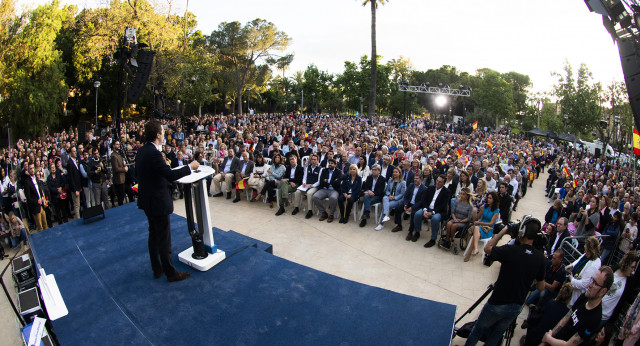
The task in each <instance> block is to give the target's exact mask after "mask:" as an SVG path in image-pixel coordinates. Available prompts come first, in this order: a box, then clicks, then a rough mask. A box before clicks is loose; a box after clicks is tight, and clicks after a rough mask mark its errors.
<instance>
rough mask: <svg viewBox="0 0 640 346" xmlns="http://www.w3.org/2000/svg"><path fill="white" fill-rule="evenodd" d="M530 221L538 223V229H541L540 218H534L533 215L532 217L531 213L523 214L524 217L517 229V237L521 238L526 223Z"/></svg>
mask: <svg viewBox="0 0 640 346" xmlns="http://www.w3.org/2000/svg"><path fill="white" fill-rule="evenodd" d="M530 223H535V224H537V225H538V231H540V229H542V223H540V220H538V219H536V218H535V217H532V216H531V215H525V216H524V218H523V219H522V222H521V223H520V228H519V229H518V239H522V238H523V237H524V235H525V233H526V231H527V225H528V224H530Z"/></svg>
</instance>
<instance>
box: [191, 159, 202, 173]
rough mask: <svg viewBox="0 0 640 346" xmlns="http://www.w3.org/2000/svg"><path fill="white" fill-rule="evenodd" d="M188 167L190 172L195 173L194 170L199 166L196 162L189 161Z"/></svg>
mask: <svg viewBox="0 0 640 346" xmlns="http://www.w3.org/2000/svg"><path fill="white" fill-rule="evenodd" d="M189 167H190V168H191V170H192V171H195V170H196V169H198V167H200V164H199V163H198V161H191V163H190V164H189Z"/></svg>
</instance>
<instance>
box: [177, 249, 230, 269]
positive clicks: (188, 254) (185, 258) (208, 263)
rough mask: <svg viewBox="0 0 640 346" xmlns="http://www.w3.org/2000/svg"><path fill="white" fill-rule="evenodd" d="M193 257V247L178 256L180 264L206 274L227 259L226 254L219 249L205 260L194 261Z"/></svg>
mask: <svg viewBox="0 0 640 346" xmlns="http://www.w3.org/2000/svg"><path fill="white" fill-rule="evenodd" d="M192 255H193V247H190V248H188V249H186V250H184V251H182V252H181V253H180V254H178V259H179V260H180V262H182V263H184V264H186V265H188V266H189V267H191V268H194V269H196V270H199V271H201V272H205V271H207V270H209V269H211V268H213V267H214V266H215V265H216V264H218V263H220V262H222V261H223V260H224V259H225V258H226V257H227V256H226V254H225V252H224V251H222V250H219V249H218V250H217V251H216V252H215V253H214V254H209V256H207V257H206V258H203V259H194V258H193V256H192Z"/></svg>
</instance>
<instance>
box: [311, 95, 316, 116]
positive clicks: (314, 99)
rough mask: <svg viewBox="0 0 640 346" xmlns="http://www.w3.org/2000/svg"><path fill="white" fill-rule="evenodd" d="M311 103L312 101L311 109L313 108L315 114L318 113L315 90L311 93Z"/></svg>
mask: <svg viewBox="0 0 640 346" xmlns="http://www.w3.org/2000/svg"><path fill="white" fill-rule="evenodd" d="M311 103H312V105H311V109H312V110H313V114H315V113H316V93H315V92H312V93H311Z"/></svg>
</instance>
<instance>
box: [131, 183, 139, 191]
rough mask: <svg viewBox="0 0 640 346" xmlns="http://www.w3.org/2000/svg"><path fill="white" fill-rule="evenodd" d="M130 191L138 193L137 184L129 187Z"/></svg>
mask: <svg viewBox="0 0 640 346" xmlns="http://www.w3.org/2000/svg"><path fill="white" fill-rule="evenodd" d="M131 190H133V191H134V192H135V193H138V184H135V185H133V186H132V187H131Z"/></svg>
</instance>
